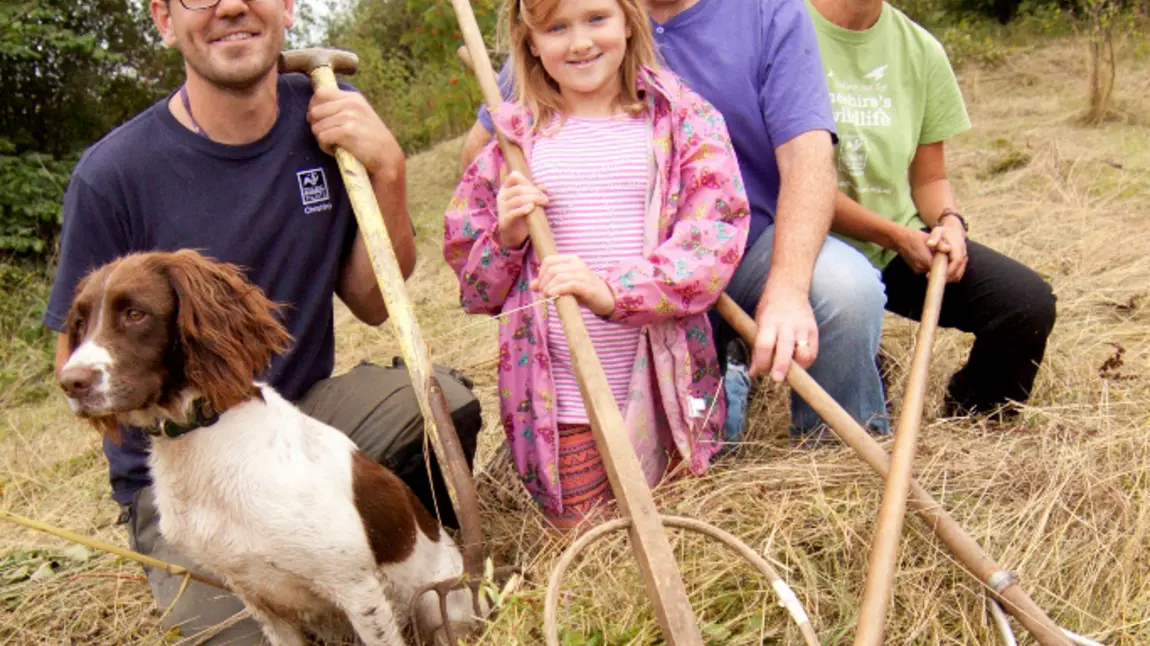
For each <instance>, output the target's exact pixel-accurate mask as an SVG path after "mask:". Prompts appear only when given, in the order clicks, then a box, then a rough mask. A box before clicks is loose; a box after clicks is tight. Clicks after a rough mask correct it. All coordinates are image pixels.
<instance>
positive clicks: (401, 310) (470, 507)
mask: <svg viewBox="0 0 1150 646" xmlns="http://www.w3.org/2000/svg"><path fill="white" fill-rule="evenodd" d="M311 79H312V83H313V84H314V85H315V87H317V88H334V87H338V86H337V84H336V80H335V75H334V74H333V73H332V70H331V68H330V67H317V68H316V69H315V70H313V71H312V72H311ZM335 158H336V161H337V162H338V163H339V171H340V175H341V176H342V177H343V183H344V186H345V187H347V193H348V197H349V199H350V200H351V206H352V210H353V211H354V212H355V217H356V221H357V222H358V223H359V230H360V233H361V234H362V235H363V240H364V243H365V246H366V247H367V252H368V256H369V257H370V258H371V266H372V269H373V270H374V272H375V277H376V280H377V281H378V282H379V288H380V291H381V292H382V293H383V300H384V302H385V303H386V304H387V314H388V321H389V322H390V323H391V326H392V328H393V329H394V330H395V335H396V338H397V339H398V340H399V344H400V347H401V350H402V354H403V360H404V363H405V364H406V366H407V370H408V372H409V373H410V375H411V385H412V389H413V390H414V391H415V397H416V400H417V401H418V402H419V410H420V413H421V414H422V415H423V424H424V428H425V429H426V431H427V437H429V438H430V440H431V444H432V446H433V447H434V449H435V456H436V460H437V461H438V462H439V466H440V470H441V471H442V472H443V475H444V481H445V482H446V484H447V491H448V495H449V496H450V497H451V502H452V504H453V505H454V507H455V513H456V516H457V517H458V519H459V527H460V534H461V537H460V539H461V540H460V549H461V550H462V552H463V560H464V568H465V569H466V571H467V572H468V574H472V575H475V576H481V575H482V574H483V533H482V531H481V528H480V526H479V497H478V495H477V494H476V492H475V483H474V481H473V480H472V478H471V473H470V471H469V470H468V468H467V457H466V456H465V455H464V453H463V447H462V446H461V445H460V443H459V436H458V435H457V434H456V432H455V426H454V425H453V424H452V421H451V415H450V412H449V411H448V410H447V404H446V402H445V401H444V399H443V394H442V391H441V390H440V387H439V383H438V381H437V380H436V377H435V371H434V370H433V369H432V367H431V358H430V356H429V354H428V352H427V346H426V345H425V344H424V342H423V337H422V335H421V333H420V330H419V325H418V323H417V322H416V320H415V309H414V308H413V307H412V304H411V299H410V298H409V297H408V295H407V289H406V287H405V285H404V280H403V272H401V271H400V269H399V262H398V261H397V260H396V258H395V250H394V249H393V248H392V245H391V237H390V236H389V235H388V234H387V227H386V226H384V223H383V214H382V213H381V212H380V210H379V203H378V202H377V201H376V199H375V190H374V189H373V188H372V185H371V180H370V178H369V177H368V174H367V171H366V170H365V169H364V167H363V164H361V163H360V162H359V160H357V159H356V158H355V157H353V156H352V155H351V153H349V152H347V151H346V150H344V149H342V148H338V147H337V148H336V149H335ZM432 511H434V510H432Z"/></svg>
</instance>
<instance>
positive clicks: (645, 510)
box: [451, 0, 703, 646]
mask: <svg viewBox="0 0 1150 646" xmlns="http://www.w3.org/2000/svg"><path fill="white" fill-rule="evenodd" d="M451 4H452V6H453V7H454V8H455V15H456V17H457V18H458V20H459V27H460V31H461V33H462V34H463V40H464V42H465V43H466V44H467V51H468V53H469V54H470V59H471V67H472V70H473V71H474V72H475V76H476V78H477V79H478V81H479V86H480V88H481V89H482V90H483V98H484V100H485V101H486V102H487V105H488V107H489V108H490V109H491V110H495V109H496V108H497V107H498V106H499V105H500V104H501V103H502V102H503V97H502V95H501V94H500V92H499V87H498V85H497V82H496V77H495V70H494V69H492V67H491V60H490V59H489V58H488V56H487V49H486V47H485V46H484V44H483V36H482V34H480V32H479V25H478V24H477V23H476V22H475V14H474V13H473V12H472V9H471V4H470V3H469V2H468V0H452V3H451ZM464 62H467V61H466V60H465V61H464ZM496 135H497V136H498V138H499V146H500V148H501V149H502V150H503V156H504V158H505V159H506V160H507V164H508V166H510V167H511V169H513V170H517V171H519V172H520V173H522V174H523V176H524V177H527V178H530V177H531V173H530V169H529V168H528V166H527V160H526V158H525V157H524V156H523V151H522V150H520V149H519V147H518V146H516V145H514V144H512V143H511V142H510V141H508V140H507V138H506V137H505V136H504V135H503V133H501V132H497V133H496ZM527 228H528V231H529V232H530V235H531V244H532V245H534V247H535V252H536V253H537V254H538V256H539V258H540V260H542V259H543V258H546V257H547V256H550V255H552V254H554V253H555V252H556V247H555V239H554V237H552V235H551V228H550V227H549V226H548V224H547V216H546V215H545V214H544V213H543V210H542V209H540V208H536V209H535V210H534V211H532V212H531V214H530V215H529V216H527ZM555 307H556V309H557V310H558V312H559V319H560V321H561V322H562V325H563V333H564V334H565V335H566V337H567V342H568V344H569V345H570V346H571V361H572V363H573V364H574V368H575V375H576V377H577V378H578V381H579V392H580V393H582V395H583V401H584V405H585V406H586V409H587V417H588V419H589V420H590V422H591V429H592V431H593V433H594V436H595V444H596V446H597V447H598V448H599V453H600V455H601V456H602V458H603V465H604V466H605V467H606V469H607V477H608V480H609V481H610V483H611V490H612V491H613V492H614V493H615V497H616V499H617V500H618V502H619V506H620V508H621V509H622V511H623V513H624V514H626V515H627V516H630V518H631V527H630V536H631V548H632V550H633V551H634V554H635V558H636V560H637V561H638V565H639V571H640V572H642V574H643V580H644V582H645V583H646V586H647V596H648V597H649V598H650V599H651V601H652V602H653V604H654V606H655V616H656V617H657V618H658V620H659V626H660V627H661V628H662V630H663V636H664V637H665V638H666V639H667V643H668V644H670V646H688V645H690V646H702V644H703V638H702V634H701V633H700V632H699V628H698V626H697V625H696V624H695V613H694V611H693V610H692V608H691V603H690V601H689V600H688V599H687V591H686V588H685V587H684V586H683V578H682V575H681V574H680V573H679V568H678V565H677V563H676V562H675V558H674V555H673V553H672V552H671V543H670V541H669V540H668V539H667V534H666V532H665V531H664V529H663V523H662V520H661V519H660V516H659V514H658V512H657V510H656V509H655V501H654V499H653V498H652V496H651V490H650V488H649V487H648V486H647V480H646V478H645V477H644V476H643V472H642V470H641V469H640V467H639V459H638V457H637V456H636V455H635V449H634V448H633V447H632V446H631V442H630V439H629V437H628V434H627V431H626V428H625V426H624V424H623V415H622V414H621V413H620V412H619V408H618V406H616V404H615V400H614V398H613V397H612V396H611V389H610V388H608V387H607V377H606V375H605V374H604V373H603V367H602V365H601V364H600V363H599V357H598V356H597V355H596V354H595V348H594V347H593V346H592V345H591V338H590V337H589V336H588V334H587V328H586V326H585V325H584V324H583V317H582V315H581V314H580V311H579V303H578V302H577V301H576V300H575V298H574V297H573V296H569V295H568V296H563V297H560V298H559V299H558V300H557V301H556V303H555Z"/></svg>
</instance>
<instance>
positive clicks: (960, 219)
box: [936, 209, 970, 233]
mask: <svg viewBox="0 0 1150 646" xmlns="http://www.w3.org/2000/svg"><path fill="white" fill-rule="evenodd" d="M948 217H956V218H958V223H959V224H961V225H962V231H963V233H969V232H970V227H969V226H967V224H966V218H964V217H962V214H961V213H959V212H958V211H955V210H954V209H945V210H943V212H942V215H940V216H938V220H937V221H936V224H939V225H941V224H942V221H943V220H945V219H946V218H948Z"/></svg>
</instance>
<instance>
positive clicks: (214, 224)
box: [44, 0, 481, 644]
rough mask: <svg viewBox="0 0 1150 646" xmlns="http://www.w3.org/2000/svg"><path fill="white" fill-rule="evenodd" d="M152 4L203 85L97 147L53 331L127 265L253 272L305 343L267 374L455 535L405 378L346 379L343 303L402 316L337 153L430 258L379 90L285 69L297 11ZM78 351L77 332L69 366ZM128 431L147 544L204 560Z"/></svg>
mask: <svg viewBox="0 0 1150 646" xmlns="http://www.w3.org/2000/svg"><path fill="white" fill-rule="evenodd" d="M151 9H152V16H153V19H154V20H155V23H156V25H157V27H158V28H159V30H160V32H161V34H162V36H163V38H164V41H165V43H166V44H168V45H169V46H175V47H178V48H179V50H180V52H181V54H182V55H183V57H184V61H185V67H186V72H187V80H186V82H185V84H184V85H183V86H182V87H181V89H180V90H179V91H177V92H175V93H173V94H172V95H171V96H169V97H168V98H166V99H164V100H162V101H160V102H158V103H156V104H155V105H153V106H152V107H151V108H149V109H147V110H145V111H144V112H142V113H141V114H139V115H137V116H136V117H135V118H133V119H132V120H130V121H129V122H127V123H125V124H124V125H122V126H120V127H119V128H117V129H116V130H114V131H112V132H111V133H109V134H108V135H107V136H105V137H104V138H103V139H102V140H101V141H99V142H98V143H96V144H95V145H93V146H92V147H90V148H89V149H88V150H87V151H85V153H84V155H83V157H82V158H81V160H80V162H79V164H78V165H77V166H76V169H75V171H74V172H73V175H72V179H71V182H70V184H69V186H68V190H67V193H66V196H65V199H64V225H63V230H62V233H61V248H60V260H59V268H58V270H57V274H56V280H55V284H54V285H53V289H52V294H51V297H50V301H49V304H48V307H47V311H46V313H45V316H44V324H45V325H47V326H48V327H50V328H52V329H54V330H56V331H62V330H63V326H64V316H65V314H66V312H67V310H68V307H69V305H70V302H71V298H72V295H73V291H74V289H75V286H76V284H77V283H78V282H79V280H80V278H82V277H83V275H84V274H85V273H86V272H87V271H89V270H91V269H93V268H95V267H97V266H99V265H102V264H104V263H106V262H108V261H111V260H113V259H114V258H116V257H119V256H121V255H124V254H126V253H130V252H140V251H151V250H174V249H181V248H192V249H198V250H200V251H201V252H203V253H204V254H205V255H208V256H211V257H214V258H217V259H219V260H221V261H226V262H230V263H234V264H237V265H239V266H241V267H243V268H244V269H245V270H246V272H247V277H248V279H249V280H251V281H252V282H253V283H255V284H256V285H259V286H260V287H261V288H262V289H263V290H264V291H265V292H266V293H267V295H268V297H269V298H271V299H272V300H273V301H276V302H279V303H283V304H285V305H287V307H286V308H285V310H284V315H283V316H284V323H285V324H286V326H287V328H288V331H289V332H290V333H291V334H292V337H293V338H294V343H293V345H292V347H291V349H290V350H289V351H287V352H286V353H285V354H283V355H280V356H277V357H275V358H274V360H273V362H272V364H271V366H270V368H269V371H268V373H267V374H266V375H264V376H263V377H262V378H263V379H265V380H266V381H267V382H268V383H270V384H271V385H272V386H274V387H275V388H277V389H278V390H279V391H280V392H281V393H283V395H284V396H285V397H287V398H288V399H290V400H292V401H295V402H296V403H297V404H298V405H299V406H300V408H301V409H303V410H304V411H305V412H307V413H308V414H310V415H312V416H313V417H316V418H318V419H321V420H323V421H325V422H327V423H329V424H331V425H332V426H335V427H336V428H339V429H340V430H342V431H344V432H345V433H347V434H348V435H349V436H350V437H351V439H352V440H353V441H355V443H356V444H357V445H358V446H359V447H360V448H361V449H363V450H364V451H365V452H366V453H367V454H368V455H369V456H371V457H373V458H375V459H377V460H379V461H380V462H382V463H384V464H386V465H388V466H389V467H391V468H392V469H393V470H395V471H396V472H397V473H398V474H399V476H400V477H401V478H403V479H404V480H405V481H406V482H407V483H408V484H409V485H410V486H411V487H412V489H414V490H415V492H416V494H417V495H418V496H419V497H420V499H421V500H423V501H424V504H425V505H426V506H427V507H428V508H429V509H434V508H435V507H433V502H432V501H433V496H434V500H436V501H437V502H438V509H439V511H440V512H441V514H442V518H443V521H444V523H445V524H447V525H449V526H454V525H455V516H454V512H453V510H452V509H451V507H450V502H445V501H449V498H448V493H447V490H446V489H445V488H444V485H443V482H442V477H441V476H440V475H439V473H438V467H437V466H435V460H434V458H432V459H430V460H429V462H430V464H431V465H432V467H431V469H432V475H430V476H429V475H428V471H427V466H426V464H427V462H428V461H427V460H425V456H424V454H423V437H422V435H423V423H422V418H421V416H420V413H419V409H418V406H417V404H416V400H415V396H414V393H413V391H412V389H411V385H410V380H409V378H408V375H407V371H406V369H404V368H403V367H402V366H399V367H386V368H385V367H379V366H374V365H370V364H361V365H360V366H358V367H356V368H354V369H353V370H351V371H350V372H349V373H347V374H345V375H341V376H338V377H334V378H332V369H333V365H334V359H335V351H334V347H335V346H334V340H335V335H334V326H333V318H334V314H333V296H338V297H339V298H340V300H342V301H343V302H344V304H346V305H347V307H348V309H349V310H351V312H352V313H353V314H354V315H355V316H356V317H357V318H358V319H360V320H361V321H363V322H364V323H367V324H368V325H379V324H381V323H382V322H383V321H385V320H386V319H387V310H386V307H385V305H384V301H383V297H382V295H381V293H380V290H379V286H378V284H377V283H376V279H375V275H374V273H373V272H372V268H371V264H370V261H369V259H368V255H367V251H366V247H365V246H364V242H363V240H362V238H361V236H360V235H359V233H358V227H357V226H356V222H355V218H354V214H353V213H352V211H351V208H350V204H349V201H348V198H347V195H346V192H345V189H344V186H343V182H342V179H341V177H340V173H339V169H338V166H337V165H336V163H335V161H334V158H333V157H331V155H330V154H328V153H329V152H330V151H331V149H332V147H333V146H340V147H342V148H344V149H346V150H347V151H349V152H350V153H351V154H353V155H354V156H355V157H356V158H358V159H359V160H360V161H362V162H363V164H364V166H365V168H366V170H367V171H368V173H369V175H370V177H371V181H372V185H373V187H374V189H375V194H376V197H377V199H378V201H379V205H380V210H381V211H382V214H383V219H384V223H385V226H386V227H387V230H388V234H389V235H390V237H391V240H392V244H393V247H394V250H395V253H396V256H397V258H398V260H399V264H400V267H401V268H402V270H403V272H404V275H405V276H407V275H409V274H410V273H411V271H412V269H413V268H414V266H415V256H416V251H415V243H414V239H413V235H414V231H413V228H412V225H411V222H410V220H409V218H408V213H407V204H406V196H405V182H406V180H405V175H404V157H403V152H402V151H401V149H400V147H399V145H398V143H397V142H396V140H395V138H394V137H393V136H392V134H391V132H390V131H389V130H388V129H387V126H385V125H384V123H383V122H382V121H381V120H380V118H379V116H378V115H377V114H376V113H375V111H374V110H373V109H372V108H371V106H370V105H368V103H367V101H366V100H365V99H364V98H363V96H362V95H360V94H358V93H356V92H354V91H350V90H347V89H341V90H331V91H321V92H315V93H314V94H313V91H312V89H311V86H310V82H309V80H308V79H307V77H305V76H303V75H283V76H281V75H279V74H277V69H276V65H277V62H278V55H279V52H280V50H281V47H282V46H283V40H284V30H285V28H287V27H289V26H290V24H291V17H292V10H293V3H292V2H291V0H264V1H262V2H244V1H240V0H170V1H165V0H152V3H151ZM66 350H67V346H66V343H65V342H64V336H63V335H61V337H60V341H59V343H58V345H57V353H56V355H57V356H56V365H57V370H59V367H60V365H62V363H63V361H64V360H65V359H66V358H67V357H66V356H64V354H65V353H66ZM440 381H441V383H442V385H443V388H444V391H445V395H446V397H447V400H448V403H449V406H450V407H451V409H452V418H453V420H454V422H455V426H456V429H457V431H458V433H459V435H460V440H461V442H462V444H463V446H464V450H465V452H466V453H467V454H468V457H469V459H470V457H471V456H473V455H474V450H475V440H476V434H477V433H478V430H479V428H480V426H481V423H480V411H479V404H478V401H477V400H476V399H475V397H474V396H473V395H472V393H471V391H470V389H469V387H468V386H466V385H464V383H463V380H462V379H461V378H456V377H455V376H453V375H451V374H448V373H447V372H446V371H444V373H443V374H441V375H440ZM123 436H124V437H123V441H122V443H120V444H114V443H111V442H110V441H108V442H105V447H104V449H105V453H106V454H107V456H108V461H109V466H110V475H111V481H112V490H113V497H114V498H115V500H116V501H118V502H119V503H120V504H121V505H122V506H123V507H124V515H123V519H124V520H125V521H126V522H127V524H128V530H129V539H130V542H131V544H132V545H133V547H134V548H135V549H137V550H138V551H140V552H143V553H145V554H151V555H153V556H155V557H157V558H160V559H161V560H165V561H169V562H174V563H178V564H184V565H194V564H191V563H188V562H187V560H186V559H184V558H183V557H182V555H180V554H177V553H175V551H174V550H173V549H172V548H171V546H169V545H167V544H166V543H165V542H164V540H163V538H162V537H161V536H159V533H158V525H157V519H156V511H155V507H154V504H153V502H152V496H151V488H150V478H149V474H148V467H147V463H146V459H147V441H146V438H145V437H144V435H143V434H142V433H141V432H140V431H138V430H136V429H124V432H123ZM433 491H434V493H433ZM312 511H313V512H314V513H317V514H322V513H324V510H322V509H316V510H312ZM221 529H224V528H221ZM148 579H149V583H150V584H151V587H152V592H153V596H154V597H155V599H156V602H157V604H158V605H159V606H160V607H161V608H167V606H168V605H169V604H170V603H171V602H172V601H173V600H174V599H175V598H176V594H177V592H178V590H179V586H180V584H181V583H182V579H180V578H179V577H171V576H170V575H168V574H166V573H164V572H159V571H152V570H149V571H148ZM242 609H243V606H242V604H241V603H240V602H239V600H238V599H235V598H233V597H228V596H221V595H220V594H219V591H218V590H215V589H213V588H210V587H206V586H201V585H199V584H195V583H193V584H191V585H190V586H189V588H188V590H186V591H185V592H184V594H183V595H182V596H181V597H180V600H179V604H178V605H177V606H176V607H175V608H173V609H172V611H171V612H170V613H168V615H167V617H166V620H165V623H166V624H168V625H176V624H180V625H181V630H182V631H183V634H185V635H189V634H191V633H192V632H197V631H200V630H204V629H207V628H208V627H210V626H212V625H215V624H218V623H220V622H222V621H225V620H227V619H228V618H229V617H231V616H232V615H234V614H235V613H236V612H239V611H240V610H242ZM215 640H218V641H212V642H207V643H223V642H224V641H227V643H229V644H235V643H240V644H249V643H250V644H256V643H259V642H260V630H259V627H258V626H257V625H256V624H255V622H253V621H251V620H250V619H249V620H246V621H243V622H240V623H238V624H235V625H233V626H231V627H230V628H227V629H225V630H224V631H223V632H221V633H220V634H219V635H218V636H217V637H216V638H215Z"/></svg>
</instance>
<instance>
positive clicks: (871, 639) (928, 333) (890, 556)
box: [854, 252, 948, 646]
mask: <svg viewBox="0 0 1150 646" xmlns="http://www.w3.org/2000/svg"><path fill="white" fill-rule="evenodd" d="M947 264H948V256H947V255H946V254H945V253H938V252H936V253H935V254H934V260H933V261H932V263H931V267H930V278H929V280H928V281H927V286H926V301H925V302H924V304H923V308H922V317H921V318H920V321H919V326H918V340H917V342H916V344H915V349H914V359H913V360H912V361H911V364H910V376H909V377H908V378H907V386H906V394H905V395H904V396H903V402H902V412H901V413H900V414H899V418H898V427H897V429H896V431H895V440H894V456H893V458H892V459H891V466H890V475H888V476H887V478H886V488H885V490H884V491H883V499H882V505H881V507H880V508H879V517H878V527H877V529H875V536H874V542H873V543H871V553H870V562H869V565H868V568H867V576H866V586H865V589H864V591H863V598H862V609H861V610H860V611H859V623H858V627H857V628H856V630H855V642H854V643H855V646H878V645H879V644H882V638H883V632H884V629H885V623H886V612H887V606H888V605H889V602H890V597H891V590H892V588H893V586H894V571H895V567H897V563H896V560H897V559H898V544H899V539H900V538H902V523H903V519H904V518H905V517H906V496H907V492H908V491H909V490H910V470H911V467H912V466H913V464H914V451H915V443H916V441H917V440H918V429H919V425H920V424H921V422H922V404H923V398H924V396H925V394H926V377H927V370H928V368H929V367H930V355H931V351H932V349H933V348H934V335H935V331H936V330H937V329H938V313H939V311H940V310H941V309H942V292H943V289H945V288H946V269H947Z"/></svg>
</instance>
